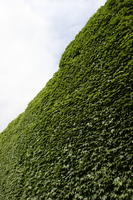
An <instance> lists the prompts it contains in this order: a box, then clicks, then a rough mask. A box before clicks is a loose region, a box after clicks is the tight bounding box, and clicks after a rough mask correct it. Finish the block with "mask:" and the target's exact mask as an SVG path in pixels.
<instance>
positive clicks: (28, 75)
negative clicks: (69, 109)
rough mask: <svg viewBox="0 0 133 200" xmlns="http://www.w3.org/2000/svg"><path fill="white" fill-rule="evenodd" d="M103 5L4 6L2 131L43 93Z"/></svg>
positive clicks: (75, 1)
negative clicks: (71, 45)
mask: <svg viewBox="0 0 133 200" xmlns="http://www.w3.org/2000/svg"><path fill="white" fill-rule="evenodd" d="M104 2H105V0H89V1H88V0H12V1H10V0H1V1H0V27H1V31H0V130H2V129H3V128H5V126H6V125H7V124H8V123H9V122H10V121H11V120H12V119H14V118H15V117H16V116H17V115H18V114H19V113H21V112H22V111H24V109H25V108H26V105H27V104H28V102H29V101H30V100H31V99H32V98H33V97H34V96H35V95H36V94H37V93H38V92H39V91H40V89H41V88H42V87H44V85H45V83H46V82H47V81H48V80H49V78H51V77H52V75H53V73H54V72H55V71H57V69H58V62H59V59H60V56H61V54H62V53H63V51H64V48H65V47H66V45H67V44H68V43H69V42H70V41H71V40H72V39H73V38H74V36H75V34H76V33H78V31H79V30H80V29H81V28H82V27H83V26H84V25H85V23H86V22H87V20H88V18H89V17H90V16H91V15H92V14H93V13H94V12H95V11H96V10H97V8H98V7H99V6H100V5H102V4H104Z"/></svg>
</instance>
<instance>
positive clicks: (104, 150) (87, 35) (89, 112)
mask: <svg viewBox="0 0 133 200" xmlns="http://www.w3.org/2000/svg"><path fill="white" fill-rule="evenodd" d="M132 8H133V2H132V1H131V0H108V1H107V3H106V4H105V6H103V7H101V8H100V9H99V10H98V11H97V13H96V14H95V15H93V16H92V17H91V19H90V20H89V21H88V23H87V24H86V26H85V27H84V28H83V29H82V30H81V31H80V33H79V34H78V35H77V36H76V37H75V40H74V41H72V42H71V43H70V45H68V47H67V48H66V50H65V52H64V54H63V55H62V58H61V61H60V65H59V70H58V72H57V73H55V74H54V76H53V78H52V79H51V80H50V81H49V82H48V83H47V85H46V87H45V88H44V89H43V90H42V91H41V92H40V93H39V94H38V95H37V96H36V97H35V98H34V99H33V101H31V102H30V103H29V105H28V107H27V109H26V110H25V112H24V113H22V114H21V115H20V116H19V117H18V118H17V119H15V120H14V121H13V122H11V123H10V124H9V125H8V127H7V128H6V129H5V130H4V131H3V132H2V133H1V134H0V200H131V199H132V195H133V189H132V187H131V184H132V179H131V175H132V160H133V158H132V151H131V150H132V127H133V124H132V122H133V109H132V107H133V90H132V89H133V68H132V64H133V61H132V41H133V37H132V19H133V17H132V15H131V13H132Z"/></svg>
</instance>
